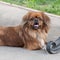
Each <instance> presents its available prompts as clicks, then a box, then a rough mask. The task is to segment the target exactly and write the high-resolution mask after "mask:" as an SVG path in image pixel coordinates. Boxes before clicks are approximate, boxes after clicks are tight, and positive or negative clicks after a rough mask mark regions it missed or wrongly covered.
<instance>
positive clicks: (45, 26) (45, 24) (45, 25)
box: [41, 12, 50, 33]
mask: <svg viewBox="0 0 60 60" xmlns="http://www.w3.org/2000/svg"><path fill="white" fill-rule="evenodd" d="M41 14H42V19H43V29H44V30H45V32H46V33H48V31H49V28H50V18H49V17H48V16H47V15H46V14H44V13H43V12H42V13H41Z"/></svg>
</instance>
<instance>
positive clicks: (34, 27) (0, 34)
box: [0, 11, 50, 50]
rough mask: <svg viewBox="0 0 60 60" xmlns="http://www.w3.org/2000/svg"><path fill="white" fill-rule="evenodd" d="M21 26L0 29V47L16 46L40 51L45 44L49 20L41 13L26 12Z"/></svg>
mask: <svg viewBox="0 0 60 60" xmlns="http://www.w3.org/2000/svg"><path fill="white" fill-rule="evenodd" d="M23 23H24V24H23V25H19V26H15V27H0V46H16V47H23V48H26V49H29V50H37V49H42V48H43V46H44V45H45V44H46V43H47V41H46V38H47V35H48V31H49V28H50V19H49V17H48V16H47V15H46V14H44V13H43V12H33V11H30V12H28V13H27V14H26V15H25V16H23Z"/></svg>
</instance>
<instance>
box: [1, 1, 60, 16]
mask: <svg viewBox="0 0 60 60" xmlns="http://www.w3.org/2000/svg"><path fill="white" fill-rule="evenodd" d="M1 1H5V2H9V3H11V4H17V5H22V6H25V7H29V8H32V9H37V10H40V11H44V12H49V13H53V14H57V15H60V0H1Z"/></svg>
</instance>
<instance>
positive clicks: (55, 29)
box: [0, 2, 60, 60]
mask: <svg viewBox="0 0 60 60" xmlns="http://www.w3.org/2000/svg"><path fill="white" fill-rule="evenodd" d="M29 10H30V9H25V8H18V7H14V6H10V5H8V4H5V3H1V2H0V26H16V25H19V24H21V20H22V17H23V16H24V15H25V14H26V13H27V12H28V11H29ZM46 14H47V15H48V16H49V17H50V19H51V29H50V31H49V34H48V38H47V40H48V41H51V40H56V39H57V38H58V37H59V36H60V16H56V15H51V14H48V13H46ZM0 60H60V53H58V54H49V53H48V52H47V51H46V50H35V51H30V50H26V49H23V48H18V47H7V46H0Z"/></svg>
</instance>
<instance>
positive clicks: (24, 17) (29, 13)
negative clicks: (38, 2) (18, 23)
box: [23, 11, 32, 21]
mask: <svg viewBox="0 0 60 60" xmlns="http://www.w3.org/2000/svg"><path fill="white" fill-rule="evenodd" d="M31 13H32V12H31V11H29V12H28V13H27V14H26V15H24V16H23V21H28V20H29V18H30V15H31Z"/></svg>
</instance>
